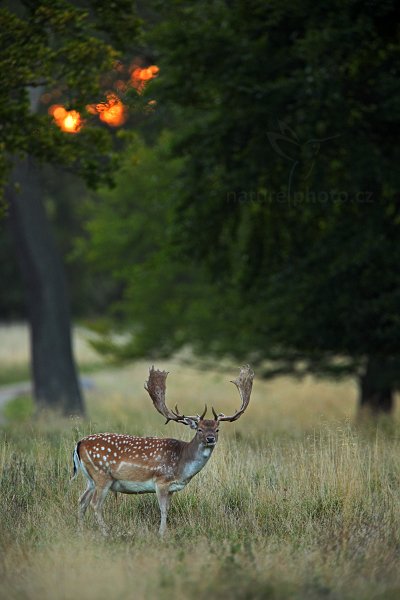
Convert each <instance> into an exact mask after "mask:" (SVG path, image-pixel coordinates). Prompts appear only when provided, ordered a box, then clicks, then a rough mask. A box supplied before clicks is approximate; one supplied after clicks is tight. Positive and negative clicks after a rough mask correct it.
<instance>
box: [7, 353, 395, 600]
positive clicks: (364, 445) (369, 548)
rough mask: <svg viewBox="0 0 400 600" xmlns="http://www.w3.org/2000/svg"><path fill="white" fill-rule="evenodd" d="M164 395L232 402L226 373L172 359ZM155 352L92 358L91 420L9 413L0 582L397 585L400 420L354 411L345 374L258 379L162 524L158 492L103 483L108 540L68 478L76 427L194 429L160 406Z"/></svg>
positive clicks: (346, 595)
mask: <svg viewBox="0 0 400 600" xmlns="http://www.w3.org/2000/svg"><path fill="white" fill-rule="evenodd" d="M160 366H162V367H164V366H166V367H167V368H168V369H169V370H170V371H171V374H170V376H169V381H168V397H169V398H171V402H172V401H174V402H175V401H178V403H179V406H180V408H181V409H182V410H191V411H193V410H198V409H199V408H200V407H201V406H202V404H203V403H204V401H207V402H208V403H209V404H210V405H211V404H214V405H215V406H216V408H217V409H218V410H223V411H228V410H232V409H233V408H234V407H236V406H237V404H238V398H237V393H236V391H235V389H234V387H233V386H232V385H231V384H228V383H227V380H228V379H229V378H231V377H230V376H231V375H235V373H234V372H232V373H229V374H223V373H217V372H209V371H208V372H203V373H199V372H198V371H195V370H194V369H191V368H188V367H182V366H180V365H179V364H177V363H174V362H173V361H171V362H170V363H166V364H162V365H160ZM146 374H147V365H144V364H143V363H142V364H141V363H138V364H137V365H135V366H134V367H129V368H125V369H119V370H118V371H116V370H114V371H112V370H110V371H104V372H99V373H96V374H95V375H94V376H93V379H94V381H95V384H96V387H95V389H94V390H93V391H92V392H91V394H90V395H89V397H88V409H89V413H90V415H91V418H92V421H91V422H81V421H76V420H75V421H71V422H69V421H62V420H56V419H48V420H42V421H36V422H35V423H33V424H32V423H22V424H21V423H15V424H13V425H9V426H8V427H7V428H4V430H3V432H2V437H1V441H0V473H1V475H0V476H1V481H0V505H1V521H0V598H7V599H14V598H15V599H16V598H18V599H19V598H27V599H28V598H29V599H33V600H36V599H39V598H40V599H49V600H50V599H51V600H53V599H54V600H58V599H63V600H64V599H65V600H67V599H70V598H71V599H72V598H80V599H92V598H93V599H95V598H96V600H98V599H102V598H112V599H114V598H116V599H119V598H121V599H122V598H124V599H125V598H135V599H142V598H146V599H147V598H149V599H152V598H161V599H163V598H165V599H167V598H172V597H173V598H175V599H177V600H180V599H182V600H183V599H186V598H199V599H203V598H204V599H206V598H207V600H209V599H210V598H211V599H213V598H233V599H235V598H237V599H242V598H249V599H250V598H255V599H256V598H257V599H258V598H259V599H260V600H261V599H264V598H274V599H284V598H294V599H296V598H307V599H308V598H311V599H313V598H330V599H342V598H343V599H349V600H350V599H357V598H360V599H361V598H362V599H364V598H365V599H371V600H372V599H373V598H388V599H389V598H392V599H393V600H394V599H395V598H398V597H400V568H399V567H400V564H399V549H400V491H399V489H400V487H399V486H400V461H399V457H400V453H399V450H400V448H399V445H400V441H399V439H400V438H399V427H398V424H397V421H396V423H395V424H392V425H388V424H385V423H381V424H379V425H378V426H376V427H371V428H370V429H369V430H368V429H362V430H361V429H357V428H356V427H355V426H353V425H352V418H353V415H354V410H355V398H356V390H355V388H354V386H353V385H352V384H351V383H349V382H347V383H341V384H327V383H321V382H314V381H312V380H311V379H309V380H306V381H305V382H303V383H298V382H291V381H289V380H285V379H281V380H279V381H275V382H274V383H265V382H260V381H256V383H255V386H254V394H253V397H252V401H251V404H250V407H249V409H248V411H247V413H246V414H245V415H244V416H243V417H242V419H241V420H239V421H238V422H237V423H236V424H224V425H223V426H222V427H221V434H220V442H219V444H218V446H217V448H216V450H215V452H214V454H213V456H212V458H211V460H210V462H209V464H208V465H207V466H206V467H205V469H204V470H203V471H202V472H201V473H200V474H199V475H198V476H197V477H195V478H194V479H193V481H192V482H191V483H190V484H189V485H188V487H187V488H186V489H185V490H184V491H182V492H179V493H177V494H175V495H174V498H173V501H172V506H171V510H170V516H169V533H168V535H167V537H166V538H165V540H163V541H160V540H159V539H158V536H157V533H156V532H157V528H158V521H159V513H158V508H157V503H156V499H155V497H154V496H152V495H145V496H138V497H134V496H123V495H119V496H118V500H117V501H115V500H114V498H109V499H108V500H107V502H106V507H105V519H106V521H107V522H108V523H109V524H110V526H111V536H110V538H109V539H107V540H104V539H103V538H102V537H101V536H100V534H99V533H98V531H97V528H96V525H95V523H94V519H93V515H92V514H91V513H88V516H87V519H86V524H85V528H84V531H83V533H78V532H77V528H76V506H77V499H78V496H79V494H80V493H81V492H82V489H83V488H84V481H83V478H82V477H81V476H80V478H79V480H78V481H75V482H73V483H72V484H71V485H70V484H69V478H70V476H71V469H72V462H71V453H72V449H73V447H74V443H75V441H76V440H77V439H79V437H80V436H82V435H84V434H86V433H88V432H89V431H107V430H117V431H121V432H125V431H126V432H131V433H136V434H140V435H157V434H158V435H164V436H167V435H173V436H176V437H181V438H184V439H189V437H190V432H189V431H186V430H185V428H184V427H180V426H178V425H174V424H169V425H168V426H164V425H163V422H162V419H161V417H160V416H159V415H157V414H156V412H155V411H154V409H152V407H151V402H150V400H149V398H148V397H147V396H146V393H145V391H144V390H143V380H144V379H145V377H146Z"/></svg>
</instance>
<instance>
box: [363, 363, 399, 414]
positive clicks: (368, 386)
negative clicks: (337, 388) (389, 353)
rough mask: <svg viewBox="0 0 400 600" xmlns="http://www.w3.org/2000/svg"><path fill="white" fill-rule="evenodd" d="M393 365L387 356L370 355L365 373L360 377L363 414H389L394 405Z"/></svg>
mask: <svg viewBox="0 0 400 600" xmlns="http://www.w3.org/2000/svg"><path fill="white" fill-rule="evenodd" d="M393 375H394V373H393V365H392V364H391V361H390V360H389V359H387V358H386V357H383V356H382V357H377V356H373V357H369V358H368V360H367V365H366V368H365V372H364V374H363V375H362V376H361V377H360V402H359V408H360V412H361V413H362V414H365V413H369V414H371V415H375V416H377V415H379V414H385V413H386V414H389V413H391V412H392V410H393V406H394V390H393Z"/></svg>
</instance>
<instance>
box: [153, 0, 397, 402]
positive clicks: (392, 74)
mask: <svg viewBox="0 0 400 600" xmlns="http://www.w3.org/2000/svg"><path fill="white" fill-rule="evenodd" d="M175 6H176V10H177V11H178V12H179V17H178V18H177V15H176V13H175V18H173V19H172V18H170V19H168V21H165V22H164V23H163V24H162V25H161V26H160V29H159V32H158V36H159V37H158V39H157V40H156V41H157V43H158V44H159V48H160V51H161V55H162V59H163V60H162V61H161V63H162V64H163V66H164V75H165V78H164V81H165V82H166V85H165V86H164V89H163V90H162V91H161V93H162V97H163V98H164V101H167V99H169V100H170V101H171V102H172V103H173V104H174V105H175V106H176V107H178V109H179V110H180V111H182V112H183V115H186V120H189V119H190V123H191V125H190V126H188V127H187V128H186V129H182V132H181V137H180V140H179V142H178V143H179V146H178V148H179V150H180V151H181V152H184V153H185V154H186V155H189V156H190V161H188V163H187V169H186V172H185V182H184V190H185V192H184V194H183V195H182V196H181V197H180V199H179V201H178V202H177V207H176V212H175V223H176V228H175V232H174V235H175V241H176V243H178V244H179V245H180V252H182V251H186V252H187V256H190V257H191V258H192V257H197V258H198V259H199V260H201V261H206V263H207V264H208V267H209V271H210V273H211V274H212V276H213V278H214V280H215V281H221V279H222V280H224V282H225V287H226V290H227V291H228V293H227V295H226V298H227V300H228V299H229V300H230V302H227V303H226V304H227V306H229V308H227V311H226V312H227V314H228V315H229V316H228V320H229V321H230V320H231V319H233V318H234V317H235V315H236V316H237V319H238V320H237V322H236V327H235V328H232V327H230V328H227V329H226V334H224V333H223V334H222V335H220V334H219V333H218V327H214V328H208V329H205V331H208V332H209V334H206V337H208V338H209V340H210V345H211V346H212V347H215V345H216V346H217V347H218V346H220V348H221V350H224V351H227V350H230V351H232V350H234V352H235V353H238V351H239V352H246V351H247V354H250V353H253V355H255V356H256V357H257V356H258V357H259V358H260V359H263V358H271V359H274V360H275V364H276V367H277V368H278V369H282V370H290V371H293V370H295V371H296V370H297V371H298V370H301V371H303V372H304V371H314V372H315V371H319V372H329V371H331V372H347V373H349V372H352V373H355V374H357V375H359V376H360V401H361V404H362V405H365V406H369V407H370V408H371V409H372V410H374V411H379V410H384V411H388V410H390V409H391V407H392V400H393V389H394V388H395V387H397V386H398V385H399V375H398V373H399V368H398V367H399V365H400V361H399V357H400V343H399V340H400V335H399V334H400V321H399V317H398V315H399V308H400V275H399V273H400V272H399V269H398V268H397V267H396V265H398V262H399V259H400V246H399V239H400V206H399V196H398V190H399V185H400V175H399V171H398V169H397V168H396V165H397V164H398V161H399V158H400V155H399V154H400V152H399V145H398V143H397V142H396V140H398V136H399V130H400V101H399V97H400V96H399V91H400V89H399V87H400V82H399V77H398V69H399V49H400V45H399V29H398V17H399V8H398V4H397V3H396V2H394V1H392V0H388V1H386V2H369V3H367V4H365V3H364V2H361V1H359V0H350V1H349V2H345V3H343V2H340V1H339V0H330V1H329V2H325V3H324V4H323V5H319V4H318V3H317V4H316V3H314V2H311V1H310V2H298V3H297V2H291V1H290V2H289V1H283V2H282V0H279V1H278V0H276V1H275V0H272V2H268V3H265V2H262V1H260V0H252V1H251V2H243V1H241V0H235V1H234V2H230V3H225V2H217V3H215V2H211V1H210V2H205V3H202V4H201V7H200V6H199V5H196V4H193V3H191V2H187V3H185V2H184V3H182V2H179V3H176V5H175ZM169 14H171V12H170V13H169ZM160 58H161V57H160ZM183 115H182V116H183ZM223 293H224V292H223ZM222 320H223V321H225V320H226V319H222ZM222 329H224V328H223V327H222ZM217 336H218V337H217Z"/></svg>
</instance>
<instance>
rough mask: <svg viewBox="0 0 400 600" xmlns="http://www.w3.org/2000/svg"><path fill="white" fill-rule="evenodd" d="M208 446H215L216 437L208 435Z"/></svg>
mask: <svg viewBox="0 0 400 600" xmlns="http://www.w3.org/2000/svg"><path fill="white" fill-rule="evenodd" d="M206 441H207V444H213V443H214V442H215V437H214V436H213V435H208V436H207V437H206Z"/></svg>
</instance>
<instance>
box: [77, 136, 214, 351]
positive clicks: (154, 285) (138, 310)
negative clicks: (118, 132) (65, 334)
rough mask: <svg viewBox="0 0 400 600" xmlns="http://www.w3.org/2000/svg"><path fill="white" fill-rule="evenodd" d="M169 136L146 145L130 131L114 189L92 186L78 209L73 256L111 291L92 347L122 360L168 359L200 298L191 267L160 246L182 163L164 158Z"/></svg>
mask: <svg viewBox="0 0 400 600" xmlns="http://www.w3.org/2000/svg"><path fill="white" fill-rule="evenodd" d="M170 138H171V136H170V134H167V133H164V134H162V135H161V136H160V138H159V141H158V143H157V145H156V146H154V147H150V146H148V145H147V144H146V143H145V142H143V141H142V139H141V138H140V137H139V136H137V135H134V136H132V141H131V143H130V145H129V147H128V148H127V149H126V151H125V153H124V155H121V164H120V173H119V174H118V176H117V178H116V185H115V187H114V189H112V190H109V189H103V190H101V191H99V192H98V193H97V194H96V195H95V196H93V197H92V200H91V201H89V202H88V204H87V205H86V207H85V209H84V216H85V218H86V220H87V225H86V233H87V237H86V240H83V239H81V240H79V241H78V242H77V246H76V251H75V256H81V257H82V256H83V257H84V259H85V261H86V263H87V267H88V270H90V271H91V272H92V273H93V272H94V273H96V274H98V276H99V279H103V280H104V279H106V280H108V281H112V282H114V290H115V291H116V290H119V294H118V296H117V297H115V296H114V302H113V305H112V310H111V313H110V312H109V315H108V316H109V317H111V324H110V323H107V322H104V321H103V323H99V322H98V323H97V324H96V325H95V328H96V330H97V331H98V332H101V333H104V334H105V336H103V338H102V339H101V340H100V341H98V342H97V343H96V348H97V349H98V350H102V351H104V352H111V353H113V354H114V355H116V356H118V358H122V359H125V358H132V357H138V356H142V355H143V354H144V355H150V356H153V357H156V356H168V355H169V354H170V353H171V352H173V351H174V350H176V349H177V348H179V347H181V346H182V345H184V344H185V343H189V342H191V339H190V338H189V336H188V330H187V326H186V327H185V323H187V322H188V321H190V319H191V313H192V311H193V299H194V298H195V297H196V296H197V298H198V299H199V303H200V305H201V302H200V299H203V300H205V298H206V293H207V288H206V284H205V283H204V285H203V281H202V279H203V278H202V274H201V272H200V271H199V269H195V268H192V267H191V266H190V265H189V264H188V263H186V262H185V263H184V264H182V265H179V264H176V263H175V262H174V261H172V260H171V256H170V252H168V251H167V250H166V241H167V240H168V237H169V228H170V227H171V223H170V214H171V207H172V203H173V199H174V197H175V196H177V195H179V194H180V193H181V191H180V186H181V183H180V181H179V173H180V172H181V170H182V167H183V161H182V160H178V159H172V158H171V156H170V154H171V151H170V143H171V142H170ZM111 299H112V298H111ZM109 325H110V326H109ZM118 328H120V329H121V330H122V331H123V332H125V335H124V336H123V337H122V338H115V336H113V335H112V332H113V331H114V332H115V331H118ZM126 332H128V333H126Z"/></svg>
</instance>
